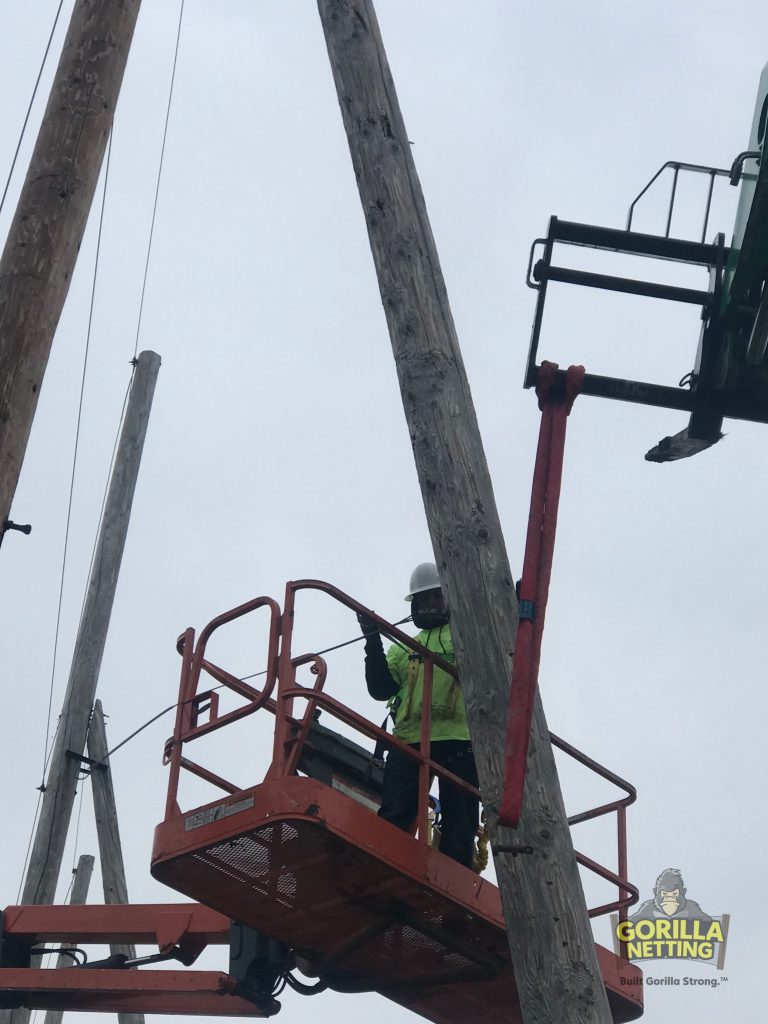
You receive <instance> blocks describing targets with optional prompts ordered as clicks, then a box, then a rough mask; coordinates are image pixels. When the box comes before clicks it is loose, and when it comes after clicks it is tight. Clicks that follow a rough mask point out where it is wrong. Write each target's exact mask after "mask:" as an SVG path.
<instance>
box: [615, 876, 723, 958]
mask: <svg viewBox="0 0 768 1024" xmlns="http://www.w3.org/2000/svg"><path fill="white" fill-rule="evenodd" d="M686 892H687V890H686V888H685V885H684V884H683V876H682V874H681V873H680V871H679V870H678V869H677V868H667V869H666V870H665V871H662V872H661V874H660V875H659V877H658V878H657V879H656V884H655V885H654V887H653V898H652V899H650V900H646V901H645V902H644V903H641V904H640V906H639V907H638V909H637V910H636V911H635V913H634V914H632V915H631V916H630V917H629V918H628V919H627V920H626V921H621V922H620V921H619V919H618V915H616V914H612V915H611V918H612V923H613V934H614V941H615V946H616V953H617V954H618V955H619V956H622V957H625V958H626V959H627V960H698V961H700V962H701V963H705V964H710V965H711V966H712V967H716V968H717V969H718V970H722V969H723V966H724V965H725V947H726V943H727V941H728V922H729V920H730V918H729V915H728V914H721V915H720V916H719V917H711V916H710V915H709V914H706V913H705V912H704V911H703V910H702V909H701V907H700V906H699V904H698V903H697V902H696V901H695V900H689V899H688V898H687V896H686Z"/></svg>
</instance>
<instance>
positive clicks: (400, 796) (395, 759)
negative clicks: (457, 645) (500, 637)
mask: <svg viewBox="0 0 768 1024" xmlns="http://www.w3.org/2000/svg"><path fill="white" fill-rule="evenodd" d="M406 601H410V602H411V609H412V617H413V623H414V625H415V626H417V627H418V628H419V629H420V630H421V632H420V633H418V634H417V635H416V636H415V637H414V639H415V640H417V641H418V642H419V643H420V644H422V645H423V646H424V647H426V648H427V649H428V650H430V651H434V652H435V654H437V655H439V656H440V657H441V658H442V659H443V660H444V661H447V662H453V660H454V653H453V640H452V639H451V630H450V627H449V625H448V619H449V614H448V607H447V605H446V603H445V598H444V597H443V591H442V589H441V587H440V578H439V576H438V574H437V566H436V565H434V563H432V562H423V563H422V564H421V565H418V566H416V568H415V569H414V570H413V573H412V575H411V587H410V593H409V594H408V596H407V597H406ZM358 619H359V621H360V627H361V629H362V631H363V635H364V636H365V638H366V639H365V681H366V684H367V686H368V692H369V693H370V695H371V696H372V697H373V698H374V700H386V701H387V702H388V707H390V708H391V710H392V716H393V719H394V723H395V724H394V728H393V733H394V735H395V736H396V737H397V738H398V739H400V740H402V741H403V742H404V743H408V744H409V745H410V746H412V747H414V748H415V749H416V750H418V749H419V740H420V737H421V708H422V701H423V692H424V663H423V659H422V658H421V657H420V656H419V655H418V654H416V653H415V652H413V651H411V650H410V648H407V647H402V646H400V644H393V645H392V646H391V647H390V648H389V650H388V651H387V653H386V655H385V654H384V648H383V646H382V642H381V635H380V633H379V631H378V627H377V626H376V623H375V621H374V620H373V619H370V618H369V617H368V616H366V615H359V616H358ZM430 758H431V759H432V760H433V761H434V762H435V763H436V764H439V765H441V766H443V767H445V768H447V769H448V770H449V771H450V772H453V774H454V775H458V777H459V778H460V779H464V780H466V781H467V782H469V783H471V785H473V786H477V784H478V782H477V769H476V767H475V758H474V755H473V753H472V744H471V742H470V737H469V727H468V726H467V712H466V709H465V707H464V699H463V697H462V695H461V691H460V689H459V684H458V682H457V680H455V679H454V678H453V676H450V675H449V674H448V673H447V672H445V671H443V669H441V668H439V667H438V666H437V665H435V666H434V669H433V674H432V729H431V736H430ZM439 787H440V804H441V810H442V829H441V837H440V852H441V853H444V854H445V855H446V856H447V857H450V858H451V859H452V860H456V861H458V862H459V863H460V864H464V865H465V866H466V867H472V857H473V851H474V839H475V834H476V833H477V830H478V825H479V810H480V808H479V803H478V801H477V799H476V798H475V797H473V796H470V795H469V794H468V793H465V792H463V791H462V790H460V789H459V788H458V787H457V786H454V785H451V784H450V783H449V782H447V781H445V780H444V779H442V778H440V780H439ZM418 794H419V767H418V762H417V761H416V760H414V759H413V758H410V757H408V755H407V754H404V753H402V752H401V751H399V750H396V749H391V750H390V751H389V752H388V754H387V762H386V767H385V769H384V784H383V790H382V800H381V809H380V810H379V817H381V818H384V820H385V821H390V822H392V824H393V825H396V826H397V827H398V828H401V829H403V830H404V831H406V832H407V831H410V829H411V826H412V825H413V822H414V819H415V818H416V814H417V812H418Z"/></svg>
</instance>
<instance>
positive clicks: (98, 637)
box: [0, 352, 160, 1024]
mask: <svg viewBox="0 0 768 1024" xmlns="http://www.w3.org/2000/svg"><path fill="white" fill-rule="evenodd" d="M159 369H160V356H159V355H157V354H156V353H155V352H142V353H141V354H140V355H139V358H138V361H137V364H136V371H135V374H134V378H133V384H132V385H131V393H130V396H129V398H128V407H127V409H126V412H125V420H124V422H123V429H122V430H121V432H120V441H119V443H118V447H117V454H116V456H115V466H114V469H113V471H112V478H111V479H110V482H109V490H108V492H107V500H106V503H105V505H104V517H103V519H102V521H101V527H100V528H99V536H98V540H97V543H96V553H95V556H94V560H93V567H92V569H91V576H90V579H89V581H88V590H87V592H86V597H85V604H84V606H83V614H82V617H81V619H80V627H79V629H78V631H77V639H76V641H75V651H74V654H73V655H72V666H71V668H70V672H69V681H68V683H67V691H66V694H65V697H64V705H63V708H62V712H61V717H60V718H59V724H58V728H57V730H56V740H55V742H54V745H53V752H52V754H51V765H50V768H49V771H48V780H47V782H46V786H45V791H44V793H43V803H42V808H41V810H40V819H39V821H38V823H37V830H36V832H35V839H34V843H33V845H32V853H31V855H30V859H29V867H28V868H27V875H26V878H25V880H24V889H23V892H22V898H21V902H22V903H33V904H43V903H53V902H54V900H55V898H56V885H57V883H58V880H59V871H60V869H61V861H62V857H63V854H64V845H65V843H66V841H67V831H68V829H69V822H70V820H71V818H72V807H73V806H74V802H75V794H76V791H77V780H78V776H79V774H80V766H81V763H82V762H81V757H82V755H83V754H84V752H85V742H86V736H87V733H88V724H89V721H90V718H91V711H92V708H93V702H94V699H95V697H96V684H97V682H98V679H99V669H100V668H101V659H102V656H103V654H104V646H105V644H106V640H107V630H108V629H109V620H110V616H111V614H112V605H113V603H114V599H115V591H116V589H117V579H118V575H119V573H120V562H121V560H122V557H123V550H124V548H125V540H126V536H127V534H128V522H129V520H130V515H131V505H132V503H133V495H134V491H135V489H136V479H137V477H138V473H139V465H140V464H141V453H142V450H143V448H144V438H145V436H146V433H147V424H148V422H149V413H150V410H151V408H152V396H153V395H154V391H155V383H156V381H157V374H158V371H159ZM27 1020H29V1010H26V1009H21V1010H11V1011H5V1012H0V1024H4V1022H7V1021H12V1022H13V1024H24V1022H26V1021H27Z"/></svg>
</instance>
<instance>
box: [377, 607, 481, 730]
mask: <svg viewBox="0 0 768 1024" xmlns="http://www.w3.org/2000/svg"><path fill="white" fill-rule="evenodd" d="M414 639H415V640H418V642H419V643H420V644H423V646H424V647H426V648H427V649H428V650H430V651H434V652H435V654H439V655H440V657H441V658H442V659H443V660H444V661H447V662H448V663H449V664H452V663H453V661H454V653H453V640H452V639H451V631H450V628H449V627H448V626H447V625H446V626H440V627H439V628H438V629H423V630H422V631H421V632H420V633H419V634H418V635H417V636H415V637H414ZM387 665H388V667H389V672H390V675H391V676H392V678H393V679H394V681H395V682H396V683H397V685H398V686H399V690H398V692H397V694H396V696H394V697H393V698H391V699H390V701H389V707H391V708H392V713H393V715H394V719H395V726H394V729H393V730H392V732H393V733H394V735H395V736H397V738H398V739H401V740H403V742H405V743H418V742H419V740H420V739H421V707H422V704H423V701H424V664H423V661H422V659H421V657H420V656H419V655H418V654H416V653H415V652H413V651H411V650H410V649H409V648H406V647H400V646H399V645H398V644H393V645H392V646H391V647H390V648H389V650H388V651H387ZM430 739H432V740H468V739H469V727H468V725H467V711H466V708H465V707H464V698H463V697H462V695H461V690H460V688H459V684H458V682H457V681H456V680H455V679H454V678H453V676H450V675H448V673H447V672H444V671H443V669H441V668H439V667H438V666H437V665H435V666H434V667H433V672H432V729H431V736H430Z"/></svg>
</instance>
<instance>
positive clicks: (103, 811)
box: [88, 700, 144, 1024]
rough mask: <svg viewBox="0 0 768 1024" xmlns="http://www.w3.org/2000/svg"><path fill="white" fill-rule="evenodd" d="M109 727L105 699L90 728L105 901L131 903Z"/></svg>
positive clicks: (133, 1021)
mask: <svg viewBox="0 0 768 1024" xmlns="http://www.w3.org/2000/svg"><path fill="white" fill-rule="evenodd" d="M108 750H109V747H108V746H107V730H106V726H105V725H104V711H103V709H102V706H101V701H100V700H97V701H96V703H95V704H94V707H93V714H92V716H91V724H90V726H89V728H88V756H89V757H90V758H92V760H94V761H95V762H96V764H95V765H93V766H92V767H91V791H92V793H93V810H94V813H95V815H96V835H97V837H98V841H99V860H100V862H101V880H102V883H103V886H104V902H105V903H108V904H113V903H127V902H128V884H127V882H126V880H125V865H124V863H123V849H122V846H121V844H120V829H119V827H118V823H117V804H116V802H115V790H114V787H113V785H112V772H111V770H110V767H109V759H108V757H107V751H108ZM109 951H110V953H111V954H112V955H113V956H115V955H117V954H123V955H124V956H127V957H128V959H129V960H133V959H134V958H135V957H136V947H135V946H131V945H122V944H120V943H114V942H113V943H111V944H110V947H109ZM117 1019H118V1022H119V1024H144V1014H143V1013H118V1015H117Z"/></svg>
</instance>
